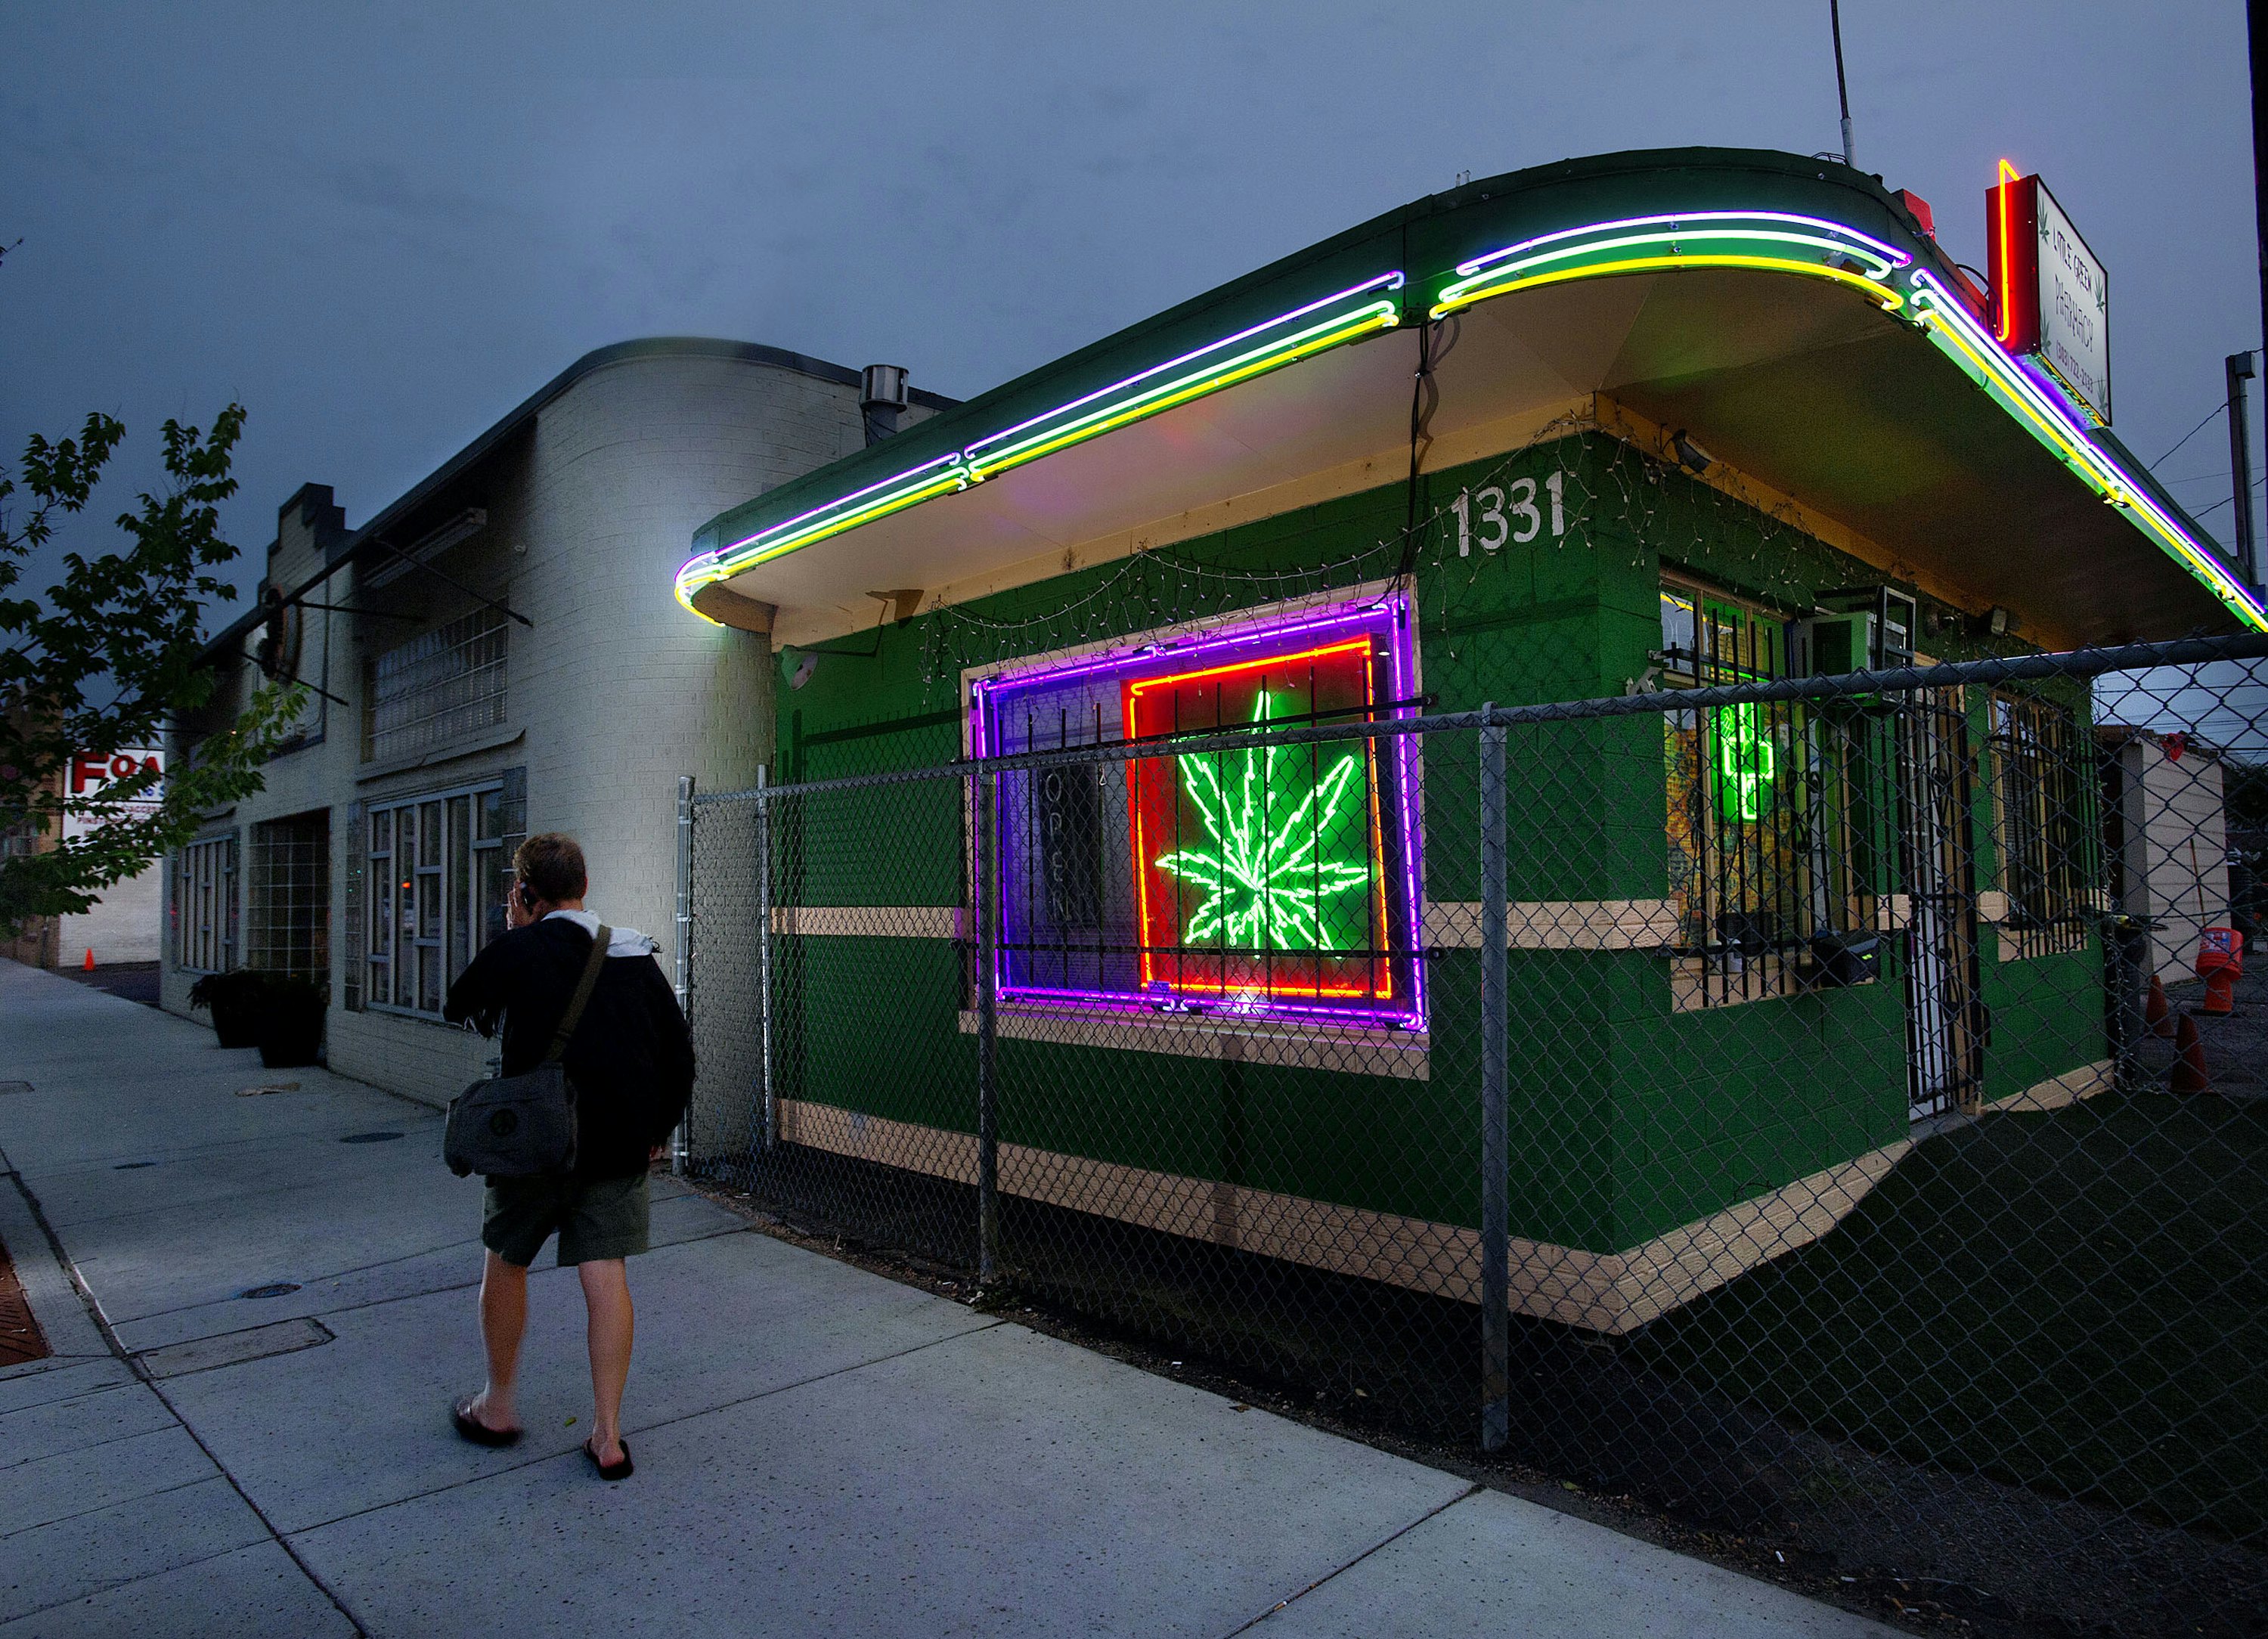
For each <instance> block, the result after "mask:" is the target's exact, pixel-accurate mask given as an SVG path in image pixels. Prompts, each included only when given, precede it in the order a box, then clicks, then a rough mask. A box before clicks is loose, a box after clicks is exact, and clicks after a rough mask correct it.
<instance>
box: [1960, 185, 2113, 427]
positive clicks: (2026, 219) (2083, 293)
mask: <svg viewBox="0 0 2268 1639" xmlns="http://www.w3.org/2000/svg"><path fill="white" fill-rule="evenodd" d="M1985 245H1986V248H1987V252H1988V259H1987V260H1988V266H1989V268H1990V274H1991V277H1992V298H1993V306H1994V309H1995V311H1994V313H1993V323H1992V332H1993V335H1994V337H1995V338H1996V339H1997V340H1998V341H1999V343H2000V345H2001V346H2002V347H2003V348H2005V349H2007V351H2008V352H2009V353H2010V354H2012V355H2014V356H2016V357H2018V358H2027V359H2029V360H2031V361H2033V362H2034V363H2035V364H2037V365H2039V367H2040V368H2041V369H2042V370H2043V371H2045V372H2046V373H2047V374H2048V375H2049V376H2050V377H2051V378H2053V379H2054V380H2055V381H2056V383H2057V384H2058V386H2061V387H2062V388H2063V390H2064V391H2065V393H2067V394H2068V395H2069V396H2070V397H2071V399H2072V401H2073V402H2074V403H2075V404H2077V405H2078V406H2079V408H2080V410H2081V411H2082V412H2083V413H2084V414H2085V415H2087V416H2088V418H2089V419H2091V420H2092V421H2094V422H2095V423H2097V424H2098V425H2101V426H2106V427H2107V426H2109V425H2110V275H2109V274H2108V273H2107V272H2106V271H2105V270H2104V268H2103V266H2102V261H2101V259H2099V258H2098V257H2097V256H2096V255H2095V253H2094V252H2093V251H2091V250H2089V249H2088V247H2087V241H2086V240H2085V239H2081V238H2080V236H2079V230H2078V229H2077V228H2075V227H2073V225H2072V221H2071V218H2070V217H2068V216H2066V215H2065V214H2064V209H2063V207H2062V206H2060V205H2058V203H2056V200H2055V195H2052V194H2051V193H2049V192H2048V190H2047V185H2046V184H2045V183H2043V182H2042V181H2041V180H2040V179H2039V178H2038V177H2036V176H2018V175H2017V174H2016V173H2015V167H2014V166H2013V165H2009V164H2008V163H2007V161H2006V160H2003V161H2001V163H2000V185H1999V187H1993V188H1988V189H1987V190H1985Z"/></svg>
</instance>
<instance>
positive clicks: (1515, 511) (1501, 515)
mask: <svg viewBox="0 0 2268 1639" xmlns="http://www.w3.org/2000/svg"><path fill="white" fill-rule="evenodd" d="M1565 489H1566V474H1565V473H1553V474H1551V475H1550V477H1548V478H1546V479H1545V480H1544V481H1543V498H1544V499H1545V500H1546V501H1547V502H1548V503H1550V509H1551V533H1553V534H1554V535H1564V534H1565V533H1567V510H1566V505H1565ZM1449 510H1450V511H1453V512H1454V513H1455V514H1456V515H1457V555H1458V556H1459V557H1461V558H1469V557H1470V556H1472V555H1473V548H1474V546H1475V545H1476V543H1477V544H1478V546H1479V547H1480V549H1481V550H1482V551H1483V552H1486V553H1491V554H1493V553H1496V552H1499V551H1501V550H1502V549H1503V547H1504V543H1505V542H1506V541H1507V540H1509V541H1513V542H1515V543H1517V544H1521V545H1525V544H1526V543H1527V542H1528V541H1531V540H1535V537H1536V536H1537V535H1538V534H1540V533H1543V511H1542V509H1541V508H1540V507H1539V506H1538V505H1537V504H1536V488H1535V480H1534V479H1533V478H1515V479H1513V481H1512V482H1511V483H1510V484H1509V485H1505V486H1499V485H1496V484H1484V485H1483V486H1482V487H1481V488H1479V489H1460V490H1458V491H1457V498H1456V499H1455V500H1454V501H1452V502H1450V503H1449Z"/></svg>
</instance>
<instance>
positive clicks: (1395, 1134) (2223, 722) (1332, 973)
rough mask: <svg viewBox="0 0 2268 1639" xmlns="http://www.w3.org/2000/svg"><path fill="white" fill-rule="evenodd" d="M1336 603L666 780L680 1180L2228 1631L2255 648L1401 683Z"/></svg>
mask: <svg viewBox="0 0 2268 1639" xmlns="http://www.w3.org/2000/svg"><path fill="white" fill-rule="evenodd" d="M1330 636H1331V634H1329V633H1325V634H1323V635H1322V637H1319V638H1318V639H1317V640H1316V642H1315V643H1314V646H1313V647H1312V648H1311V649H1310V650H1308V651H1307V652H1305V653H1300V654H1297V655H1293V656H1292V657H1290V658H1289V659H1286V658H1285V656H1284V655H1283V653H1282V652H1281V646H1280V645H1279V646H1278V650H1277V651H1275V652H1273V653H1271V655H1270V657H1268V658H1265V659H1262V660H1240V659H1238V658H1235V657H1234V656H1233V654H1232V655H1229V656H1228V657H1226V658H1222V659H1220V660H1219V662H1218V663H1217V664H1211V665H1205V666H1197V667H1193V668H1185V669H1184V670H1182V672H1180V673H1174V674H1171V675H1160V668H1159V667H1156V666H1152V667H1150V668H1149V669H1148V671H1147V672H1146V673H1144V674H1143V675H1141V676H1140V677H1138V678H1129V677H1123V676H1120V675H1118V674H1116V673H1109V672H1108V671H1107V670H1106V671H1101V672H1098V673H1096V674H1095V675H1094V676H1093V677H1084V678H1082V677H1070V678H1069V680H1064V679H1062V678H1058V679H1056V680H1051V681H1050V682H1049V687H1048V690H1040V691H1035V690H1034V689H1029V688H1027V689H1024V690H1023V691H1022V692H1021V693H1019V692H1018V690H1017V689H1015V688H1008V687H1001V688H998V689H995V690H993V691H992V692H990V693H989V694H988V693H987V692H986V691H985V689H983V688H982V687H980V688H978V689H977V690H976V691H975V692H974V694H973V695H972V702H971V707H970V717H969V728H968V733H969V735H970V747H971V751H972V755H970V756H969V757H968V758H966V759H964V760H962V761H958V762H954V763H952V764H949V765H946V766H939V767H933V768H920V769H916V770H912V771H900V772H895V773H888V774H878V775H871V776H865V777H858V778H842V779H832V780H824V781H815V782H808V783H802V784H799V785H793V786H777V787H773V788H770V789H769V790H767V789H761V788H760V789H759V790H754V791H745V792H736V793H732V794H728V795H718V796H707V795H704V796H702V797H698V798H689V801H688V802H687V804H686V805H685V808H684V813H685V816H686V823H685V827H684V832H683V834H684V835H685V836H686V838H687V844H686V853H685V857H686V903H687V907H688V914H689V924H688V926H689V939H688V940H687V941H685V942H684V944H685V948H686V949H687V950H688V952H689V953H688V956H687V962H688V967H687V971H686V974H685V982H686V986H687V993H688V1000H689V1011H690V1013H691V1017H692V1019H693V1023H694V1028H695V1033H696V1040H697V1044H698V1047H699V1052H700V1079H699V1084H698V1089H697V1091H696V1100H695V1105H694V1108H693V1111H692V1113H691V1115H690V1117H689V1123H688V1129H687V1160H688V1165H689V1167H690V1168H691V1170H692V1171H693V1172H696V1174H698V1175H700V1176H703V1177H704V1178H707V1179H710V1180H714V1181H716V1182H717V1183H718V1184H720V1185H723V1186H725V1187H731V1188H734V1189H738V1190H741V1191H745V1192H747V1194H749V1195H750V1196H752V1197H753V1198H754V1199H755V1200H756V1201H757V1202H760V1203H762V1205H763V1206H765V1207H766V1208H768V1209H770V1210H772V1211H774V1212H777V1213H778V1214H780V1215H781V1216H784V1217H785V1218H786V1219H788V1220H789V1221H791V1222H792V1223H795V1224H800V1225H803V1226H805V1227H807V1228H811V1229H814V1230H823V1231H831V1232H834V1233H836V1234H840V1235H842V1236H843V1237H845V1238H848V1239H850V1240H851V1241H854V1242H855V1243H857V1244H858V1245H860V1246H864V1247H866V1248H870V1249H875V1250H880V1251H887V1252H889V1253H894V1254H896V1255H898V1256H901V1257H903V1258H906V1259H908V1260H912V1261H914V1262H915V1263H917V1264H925V1265H927V1266H930V1267H932V1268H941V1269H944V1270H949V1271H952V1272H954V1273H956V1274H959V1275H964V1276H966V1277H967V1278H968V1279H969V1280H971V1281H973V1282H981V1283H983V1284H984V1285H985V1286H988V1287H990V1288H992V1289H994V1290H1010V1291H1014V1292H1016V1293H1018V1294H1020V1295H1021V1296H1023V1297H1026V1298H1027V1299H1028V1300H1030V1301H1033V1302H1038V1303H1044V1304H1047V1305H1052V1306H1055V1307H1057V1309H1059V1310H1063V1311H1069V1312H1075V1313H1077V1314H1079V1315H1081V1316H1084V1317H1086V1318H1087V1319H1090V1320H1092V1321H1094V1322H1095V1323H1098V1324H1100V1325H1101V1326H1102V1327H1107V1328H1109V1329H1112V1330H1115V1331H1116V1332H1119V1333H1121V1334H1132V1335H1134V1336H1137V1337H1138V1338H1141V1339H1144V1340H1146V1341H1149V1342H1151V1343H1152V1344H1155V1345H1156V1346H1158V1347H1160V1348H1162V1349H1169V1350H1171V1351H1172V1352H1173V1353H1174V1354H1175V1355H1176V1356H1193V1357H1196V1358H1199V1359H1202V1360H1204V1361H1206V1362H1208V1363H1211V1364H1212V1365H1214V1366H1215V1367H1217V1368H1219V1370H1221V1371H1225V1372H1227V1373H1229V1374H1232V1375H1234V1376H1237V1377H1240V1378H1244V1379H1246V1380H1250V1381H1254V1382H1257V1383H1263V1384H1266V1385H1270V1386H1271V1387H1274V1388H1277V1389H1279V1390H1284V1391H1287V1392H1291V1393H1297V1394H1300V1395H1302V1396H1313V1397H1314V1398H1316V1399H1317V1400H1321V1401H1322V1403H1323V1404H1325V1405H1326V1406H1329V1407H1333V1408H1335V1409H1337V1410H1339V1411H1342V1412H1344V1413H1347V1414H1349V1415H1354V1416H1356V1417H1358V1418H1360V1419H1364V1420H1367V1421H1371V1422H1377V1423H1380V1424H1382V1425H1385V1426H1388V1427H1392V1428H1395V1429H1397V1430H1402V1431H1403V1432H1407V1433H1410V1434H1414V1435H1417V1436H1419V1437H1426V1438H1431V1439H1434V1440H1439V1441H1444V1442H1456V1443H1459V1444H1470V1443H1472V1442H1474V1441H1475V1440H1477V1441H1478V1443H1479V1444H1480V1445H1481V1446H1482V1447H1483V1448H1484V1450H1486V1451H1489V1452H1504V1453H1506V1455H1507V1457H1508V1458H1510V1459H1513V1460H1516V1461H1519V1462H1521V1463H1525V1464H1528V1465H1531V1466H1535V1467H1538V1468H1541V1469H1543V1470H1544V1471H1546V1472H1547V1473H1549V1474H1553V1475H1555V1476H1559V1477H1564V1478H1567V1479H1569V1480H1572V1481H1577V1482H1579V1483H1580V1484H1582V1485H1584V1486H1586V1487H1595V1488H1604V1489H1606V1490H1608V1491H1610V1492H1614V1493H1618V1494H1628V1495H1631V1496H1635V1497H1637V1498H1638V1499H1640V1500H1641V1501H1643V1502H1644V1503H1646V1504H1647V1505H1649V1506H1652V1507H1654V1508H1659V1509H1661V1510H1667V1511H1668V1512H1669V1513H1671V1514H1673V1515H1676V1516H1681V1517H1683V1518H1688V1519H1690V1520H1692V1521H1695V1522H1697V1523H1701V1524H1706V1525H1716V1526H1729V1527H1731V1528H1734V1529H1736V1530H1740V1531H1743V1532H1755V1533H1759V1534H1760V1535H1761V1536H1762V1537H1763V1538H1764V1539H1767V1540H1771V1541H1772V1542H1774V1543H1776V1544H1780V1545H1783V1546H1784V1547H1785V1549H1786V1551H1787V1552H1790V1553H1798V1554H1809V1555H1814V1556H1821V1557H1819V1558H1818V1560H1817V1562H1820V1563H1826V1562H1828V1558H1827V1557H1826V1556H1831V1561H1832V1562H1833V1563H1834V1564H1835V1565H1836V1566H1837V1567H1838V1568H1840V1569H1844V1570H1845V1571H1847V1572H1848V1573H1850V1574H1852V1575H1859V1574H1863V1573H1867V1572H1869V1571H1872V1570H1877V1569H1880V1570H1889V1571H1895V1572H1896V1573H1898V1574H1901V1575H1904V1576H1908V1577H1938V1578H1942V1579H1944V1580H1945V1581H1946V1582H1947V1583H1948V1584H1961V1585H1962V1586H1964V1587H1967V1588H1970V1589H1981V1590H1985V1591H1987V1592H1989V1593H1992V1594H1993V1595H1996V1596H1998V1597H2000V1598H2002V1599H2007V1600H2009V1601H2010V1602H2012V1603H2013V1604H2014V1605H2016V1606H2021V1607H2026V1608H2029V1609H2034V1610H2041V1611H2047V1612H2051V1613H2058V1614H2059V1615H2061V1616H2063V1617H2065V1618H2066V1619H2067V1620H2071V1621H2077V1622H2079V1623H2080V1625H2081V1626H2082V1627H2084V1626H2087V1625H2089V1624H2095V1625H2108V1626H2111V1627H2114V1628H2120V1627H2123V1628H2134V1629H2136V1630H2138V1631H2139V1630H2147V1629H2149V1628H2153V1627H2165V1628H2169V1629H2178V1630H2179V1631H2183V1632H2188V1631H2192V1630H2194V1629H2196V1628H2198V1627H2199V1626H2202V1627H2203V1628H2205V1630H2207V1631H2213V1630H2214V1628H2215V1625H2216V1624H2219V1625H2220V1627H2221V1628H2226V1629H2227V1630H2228V1631H2237V1632H2249V1631H2252V1630H2253V1629H2252V1628H2250V1627H2249V1626H2248V1625H2247V1624H2249V1623H2250V1622H2252V1621H2254V1620H2255V1619H2256V1617H2257V1613H2258V1612H2259V1611H2260V1610H2262V1609H2268V1009H2264V1007H2263V1006H2262V1004H2261V1001H2260V999H2259V996H2258V992H2259V990H2260V989H2261V988H2262V987H2261V983H2260V980H2259V978H2258V972H2259V968H2258V963H2259V960H2260V959H2259V958H2258V957H2257V955H2255V954H2254V953H2253V952H2251V951H2250V949H2249V948H2248V947H2249V945H2250V939H2251V936H2252V935H2253V934H2254V933H2256V932H2257V926H2258V922H2257V919H2258V916H2259V914H2260V912H2261V910H2262V908H2263V905H2264V899H2268V889H2264V886H2263V880H2262V871H2263V870H2264V866H2268V667H2256V666H2254V665H2252V661H2253V660H2255V659H2257V658H2258V657H2260V656H2262V655H2264V654H2268V644H2264V643H2262V642H2261V641H2259V640H2254V639H2213V640H2207V639H2199V640H2193V641H2191V642H2187V643H2174V644H2161V645H2155V646H2134V647H2129V648H2124V649H2117V650H2093V651H2083V652H2080V653H2078V654H2073V655H2064V656H2035V657H2027V658H2019V659H2007V660H1992V661H1983V662H1970V663H1963V664H1960V665H1941V666H1930V667H1921V668H1918V669H1902V670H1897V671H1889V672H1874V673H1850V674H1844V675H1837V676H1826V677H1808V678H1783V679H1779V680H1770V679H1769V673H1770V672H1771V670H1773V669H1776V668H1775V667H1771V666H1766V665H1752V664H1750V663H1749V661H1748V660H1745V659H1742V658H1741V657H1740V656H1739V655H1738V654H1736V653H1734V649H1733V647H1732V645H1734V643H1736V641H1737V636H1736V635H1735V636H1727V635H1725V634H1723V633H1714V634H1712V630H1711V629H1709V623H1708V622H1706V621H1704V622H1702V623H1701V625H1700V627H1699V628H1697V629H1696V630H1695V631H1694V632H1692V633H1691V635H1690V650H1688V651H1687V652H1685V653H1684V654H1683V655H1682V656H1681V654H1680V653H1679V651H1678V645H1677V644H1675V643H1672V644H1671V645H1670V646H1669V648H1668V650H1667V651H1666V652H1665V653H1664V654H1663V655H1662V656H1660V657H1657V658H1658V659H1660V660H1661V663H1662V664H1661V672H1660V675H1661V678H1662V679H1663V680H1665V681H1666V682H1667V683H1668V685H1669V686H1668V687H1663V688H1661V689H1659V690H1658V691H1656V692H1652V693H1641V694H1635V695H1625V696H1622V697H1616V698H1612V699H1604V700H1594V701H1586V702H1575V703H1571V704H1563V705H1555V706H1536V707H1522V708H1519V709H1492V710H1483V711H1479V712H1472V713H1466V714H1461V715H1454V716H1443V715H1433V716H1425V715H1421V714H1422V712H1423V709H1424V702H1423V701H1422V700H1419V699H1417V698H1415V697H1413V696H1411V695H1409V693H1408V692H1407V691H1406V690H1403V689H1400V688H1398V687H1396V685H1395V680H1394V679H1393V677H1392V676H1391V674H1390V671H1391V668H1390V667H1389V666H1388V665H1384V664H1383V663H1381V664H1379V665H1376V666H1374V667H1373V665H1372V655H1373V651H1372V650H1370V649H1368V648H1366V647H1364V646H1363V645H1362V644H1360V643H1353V642H1351V641H1350V642H1348V643H1345V644H1344V645H1342V647H1343V648H1344V650H1345V653H1344V654H1342V653H1340V652H1338V651H1337V650H1334V649H1333V648H1332V646H1331V643H1330V642H1329V641H1327V640H1328V639H1329V638H1330ZM1295 663H1296V664H1295ZM1366 668H1368V669H1366ZM1050 691H1051V692H1050ZM1104 695H1108V699H1107V700H1106V699H1105V698H1104V697H1103V696H1104ZM1106 707H1107V709H1106ZM2247 959H2250V960H2251V961H2252V962H2253V964H2254V975H2255V976H2254V977H2253V978H2250V979H2244V978H2242V964H2243V963H2244V962H2245V961H2246V960H2247Z"/></svg>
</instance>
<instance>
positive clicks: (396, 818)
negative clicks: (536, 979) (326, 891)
mask: <svg viewBox="0 0 2268 1639" xmlns="http://www.w3.org/2000/svg"><path fill="white" fill-rule="evenodd" d="M505 807H506V804H505V801H504V785H503V783H501V782H499V783H496V784H493V785H484V786H480V787H476V788H475V789H473V790H459V791H446V792H438V793H436V794H434V795H431V796H426V797H414V798H411V799H409V800H408V801H404V802H396V803H389V804H385V805H372V807H371V808H370V809H369V811H368V812H367V815H366V817H365V822H364V823H365V833H366V836H367V852H366V854H365V860H366V862H367V887H366V890H365V907H364V916H365V926H364V930H363V935H364V947H363V959H364V964H365V974H366V976H367V989H366V991H365V1004H366V1005H368V1006H371V1007H380V1008H394V1009H398V1010H403V1011H409V1012H415V1013H429V1014H438V1012H439V1011H441V1003H442V999H443V997H444V996H446V995H447V993H448V988H449V986H450V984H451V983H453V981H455V979H456V977H457V975H458V974H460V973H462V972H464V971H465V965H466V964H467V963H468V962H470V961H471V960H472V959H473V958H474V956H475V954H476V953H478V952H479V951H480V950H481V948H482V946H483V945H485V944H487V943H488V942H489V941H490V939H493V938H495V937H497V936H498V935H499V934H501V933H503V931H504V899H505V896H506V894H508V893H510V892H511V888H512V848H513V846H514V845H516V844H517V843H518V842H519V837H518V836H517V835H515V834H508V833H507V832H506V831H505V829H504V822H505V813H504V810H505Z"/></svg>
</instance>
